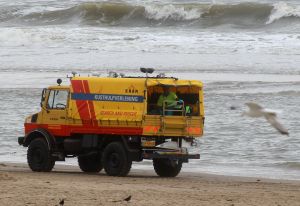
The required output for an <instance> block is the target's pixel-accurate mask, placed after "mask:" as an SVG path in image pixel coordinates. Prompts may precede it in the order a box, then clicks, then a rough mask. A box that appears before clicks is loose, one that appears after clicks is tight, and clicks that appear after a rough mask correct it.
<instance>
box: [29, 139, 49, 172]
mask: <svg viewBox="0 0 300 206" xmlns="http://www.w3.org/2000/svg"><path fill="white" fill-rule="evenodd" d="M27 162H28V165H29V167H30V169H31V170H32V171H35V172H50V171H51V170H52V169H53V167H54V164H55V160H54V159H53V157H52V156H51V153H50V150H49V148H48V145H47V142H46V141H45V140H44V139H42V138H37V139H34V140H32V141H31V142H30V144H29V146H28V150H27Z"/></svg>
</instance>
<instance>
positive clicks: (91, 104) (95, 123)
mask: <svg viewBox="0 0 300 206" xmlns="http://www.w3.org/2000/svg"><path fill="white" fill-rule="evenodd" d="M83 86H84V90H85V92H86V93H90V89H89V84H88V81H87V80H83ZM87 102H88V105H89V110H90V115H91V119H92V125H94V126H97V125H98V121H97V119H96V114H95V108H94V104H93V102H92V101H90V100H88V101H87Z"/></svg>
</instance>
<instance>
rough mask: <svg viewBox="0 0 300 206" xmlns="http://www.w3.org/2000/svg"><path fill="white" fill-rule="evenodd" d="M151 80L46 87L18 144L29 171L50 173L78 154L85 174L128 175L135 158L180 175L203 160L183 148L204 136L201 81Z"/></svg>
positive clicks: (76, 80)
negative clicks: (190, 162) (184, 165)
mask: <svg viewBox="0 0 300 206" xmlns="http://www.w3.org/2000/svg"><path fill="white" fill-rule="evenodd" d="M146 71H149V70H147V69H146ZM150 71H152V70H150ZM148 75H149V74H148V73H147V72H146V77H140V76H137V77H135V76H134V77H133V76H127V77H126V76H123V75H122V76H118V75H115V76H113V77H111V76H110V77H80V76H73V77H71V78H70V85H67V86H63V85H61V80H58V81H57V83H58V85H55V86H50V87H48V88H45V89H43V91H42V95H41V102H40V105H41V110H40V112H38V113H36V114H33V115H31V116H29V117H27V118H26V120H25V124H24V127H25V135H24V136H23V137H19V139H18V141H19V144H20V145H22V146H24V147H28V151H27V161H28V165H29V167H30V168H31V169H32V170H33V171H37V172H40V171H51V170H52V168H53V167H54V164H55V162H56V161H64V160H65V159H66V158H71V157H77V158H78V164H79V167H80V168H81V170H82V171H83V172H100V171H101V170H102V169H103V168H104V170H105V172H106V173H107V174H108V175H111V176H125V175H127V174H128V173H129V171H130V168H131V165H132V162H133V161H143V160H144V159H149V160H153V166H154V169H155V171H156V173H157V174H158V175H159V176H163V177H175V176H177V175H178V174H179V172H180V170H181V167H182V163H187V162H188V160H189V159H199V158H200V155H199V154H190V153H189V151H188V148H186V147H185V146H183V143H185V144H193V142H194V141H195V139H196V138H199V137H201V136H202V135H203V127H204V103H203V84H202V82H200V81H196V80H179V79H177V78H174V77H161V76H152V77H151V76H148ZM167 90H168V92H166V91H167ZM168 94H172V95H171V98H169V99H168V98H167V95H168ZM170 101H172V102H171V103H172V105H171V104H170ZM159 102H160V103H159Z"/></svg>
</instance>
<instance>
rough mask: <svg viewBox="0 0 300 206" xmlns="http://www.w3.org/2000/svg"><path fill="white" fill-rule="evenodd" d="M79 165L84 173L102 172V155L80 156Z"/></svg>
mask: <svg viewBox="0 0 300 206" xmlns="http://www.w3.org/2000/svg"><path fill="white" fill-rule="evenodd" d="M78 165H79V167H80V169H81V170H82V171H83V172H100V171H101V170H102V168H103V167H102V163H101V153H97V154H92V155H85V156H78Z"/></svg>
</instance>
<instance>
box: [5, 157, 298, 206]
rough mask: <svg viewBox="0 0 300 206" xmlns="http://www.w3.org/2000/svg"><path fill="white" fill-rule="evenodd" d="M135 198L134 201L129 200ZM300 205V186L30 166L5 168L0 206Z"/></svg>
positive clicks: (268, 181)
mask: <svg viewBox="0 0 300 206" xmlns="http://www.w3.org/2000/svg"><path fill="white" fill-rule="evenodd" d="M129 196H131V199H130V200H129V201H125V200H124V199H125V198H127V197H129ZM61 200H64V205H80V206H82V205H91V206H93V205H139V206H140V205H149V206H150V205H155V206H157V205H164V206H167V205H228V206H234V205H236V206H238V205H239V206H243V205H264V206H268V205H272V206H279V205H281V206H283V205H289V206H291V205H295V206H296V205H300V181H287V180H282V181H281V180H271V179H258V178H246V177H245V178H244V177H229V176H219V175H210V174H202V173H186V172H182V173H180V175H179V176H178V177H176V178H160V177H158V176H156V174H155V173H154V171H150V170H149V171H148V170H137V169H133V170H131V172H130V174H129V176H128V177H109V176H107V175H106V174H105V173H104V172H101V173H99V174H85V173H82V172H81V171H80V170H79V169H78V168H77V167H74V166H62V165H58V166H55V169H54V170H53V171H52V172H50V173H37V172H32V171H31V170H30V169H29V168H28V166H27V165H26V164H7V163H0V205H1V206H6V205H15V206H18V205H22V206H23V205H53V206H54V205H59V202H60V201H61Z"/></svg>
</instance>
